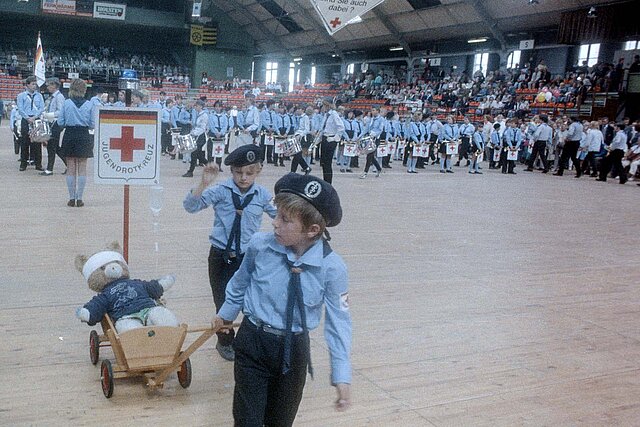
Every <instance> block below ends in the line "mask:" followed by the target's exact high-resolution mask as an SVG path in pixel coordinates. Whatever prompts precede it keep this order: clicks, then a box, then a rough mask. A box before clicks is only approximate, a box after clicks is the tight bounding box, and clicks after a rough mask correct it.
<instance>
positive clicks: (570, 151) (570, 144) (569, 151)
mask: <svg viewBox="0 0 640 427" xmlns="http://www.w3.org/2000/svg"><path fill="white" fill-rule="evenodd" d="M578 148H580V141H566V142H565V143H564V147H563V148H562V155H561V156H560V162H559V163H558V175H562V173H563V172H564V168H565V167H566V166H567V165H568V164H569V159H571V161H572V162H573V165H574V166H575V168H576V176H580V175H582V170H581V169H580V159H578Z"/></svg>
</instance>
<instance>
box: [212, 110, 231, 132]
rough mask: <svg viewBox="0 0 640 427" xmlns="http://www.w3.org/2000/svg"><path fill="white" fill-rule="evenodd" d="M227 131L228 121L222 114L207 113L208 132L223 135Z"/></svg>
mask: <svg viewBox="0 0 640 427" xmlns="http://www.w3.org/2000/svg"><path fill="white" fill-rule="evenodd" d="M228 129H229V119H228V118H227V115H226V114H224V113H209V132H210V133H211V134H212V135H213V134H215V133H219V134H222V135H224V134H225V133H227V130H228Z"/></svg>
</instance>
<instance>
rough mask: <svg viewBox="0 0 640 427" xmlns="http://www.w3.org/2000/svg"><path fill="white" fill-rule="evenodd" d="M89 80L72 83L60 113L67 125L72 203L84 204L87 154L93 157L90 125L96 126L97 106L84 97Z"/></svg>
mask: <svg viewBox="0 0 640 427" xmlns="http://www.w3.org/2000/svg"><path fill="white" fill-rule="evenodd" d="M86 92H87V84H86V83H85V82H84V80H81V79H74V80H73V81H72V82H71V85H70V86H69V99H67V100H66V101H64V104H63V106H62V111H61V112H60V115H59V116H58V124H59V125H60V126H61V127H63V128H64V136H63V137H62V149H61V150H60V152H61V154H62V156H63V157H64V158H65V159H67V167H68V169H69V170H68V173H67V176H66V181H67V190H68V191H69V201H68V202H67V206H69V207H74V206H75V207H82V206H84V202H83V201H82V197H83V193H84V187H85V184H86V182H87V158H89V157H93V138H92V136H91V135H90V134H89V129H93V126H94V121H93V120H94V112H95V108H94V107H95V106H94V104H93V103H92V102H91V101H87V100H85V99H84V95H85V94H86Z"/></svg>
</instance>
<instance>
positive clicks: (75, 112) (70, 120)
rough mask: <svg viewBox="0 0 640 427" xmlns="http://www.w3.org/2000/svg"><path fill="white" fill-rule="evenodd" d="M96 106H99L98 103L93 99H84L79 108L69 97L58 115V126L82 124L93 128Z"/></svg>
mask: <svg viewBox="0 0 640 427" xmlns="http://www.w3.org/2000/svg"><path fill="white" fill-rule="evenodd" d="M83 101H84V100H83ZM94 108H97V107H96V104H94V103H93V102H91V101H84V104H82V105H81V106H80V108H78V107H77V106H76V104H75V102H73V101H72V100H71V99H67V100H65V101H64V104H62V111H61V112H60V115H59V116H58V126H61V127H66V126H81V127H88V128H90V129H93V112H94Z"/></svg>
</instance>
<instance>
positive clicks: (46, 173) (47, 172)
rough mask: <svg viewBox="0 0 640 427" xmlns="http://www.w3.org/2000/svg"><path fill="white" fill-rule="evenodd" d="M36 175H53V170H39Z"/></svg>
mask: <svg viewBox="0 0 640 427" xmlns="http://www.w3.org/2000/svg"><path fill="white" fill-rule="evenodd" d="M38 175H40V176H51V175H53V172H51V171H48V170H45V171H42V172H40V173H39V174H38Z"/></svg>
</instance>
